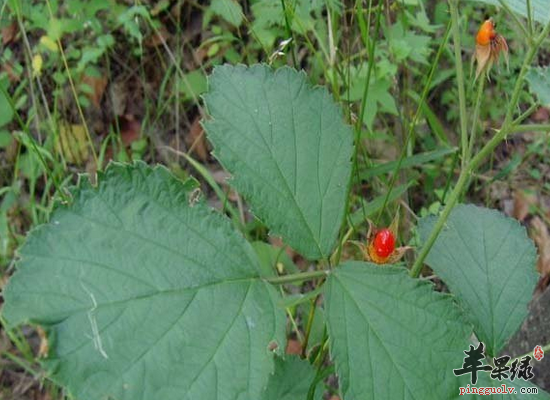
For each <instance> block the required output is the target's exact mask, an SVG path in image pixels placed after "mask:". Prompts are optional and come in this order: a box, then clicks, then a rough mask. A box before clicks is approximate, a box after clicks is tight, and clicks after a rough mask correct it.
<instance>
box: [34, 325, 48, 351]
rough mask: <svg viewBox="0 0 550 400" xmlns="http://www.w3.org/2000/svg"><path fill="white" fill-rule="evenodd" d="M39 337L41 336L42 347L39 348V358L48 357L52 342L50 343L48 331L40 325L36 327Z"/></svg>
mask: <svg viewBox="0 0 550 400" xmlns="http://www.w3.org/2000/svg"><path fill="white" fill-rule="evenodd" d="M36 332H37V333H38V337H39V338H40V347H39V348H38V358H46V357H47V356H48V353H49V352H50V344H49V343H48V335H47V334H46V331H45V330H44V329H43V328H41V327H40V326H38V327H37V328H36Z"/></svg>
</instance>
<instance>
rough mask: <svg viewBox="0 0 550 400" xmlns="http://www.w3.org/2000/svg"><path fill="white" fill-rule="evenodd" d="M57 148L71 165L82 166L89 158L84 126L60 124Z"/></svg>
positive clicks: (56, 142)
mask: <svg viewBox="0 0 550 400" xmlns="http://www.w3.org/2000/svg"><path fill="white" fill-rule="evenodd" d="M55 148H56V150H57V152H58V153H59V154H61V155H62V156H63V157H64V158H65V160H66V161H67V162H69V163H71V164H76V165H82V164H84V162H86V161H87V160H88V158H89V155H90V154H89V143H88V138H87V135H86V130H85V129H84V126H82V125H70V124H68V123H66V122H62V123H60V124H59V134H58V135H57V137H56V141H55Z"/></svg>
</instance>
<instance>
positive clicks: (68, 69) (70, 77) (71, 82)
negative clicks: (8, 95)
mask: <svg viewBox="0 0 550 400" xmlns="http://www.w3.org/2000/svg"><path fill="white" fill-rule="evenodd" d="M46 4H47V6H48V11H49V14H50V18H51V19H52V20H54V19H55V15H54V14H53V11H52V8H51V5H50V1H49V0H46ZM56 43H57V48H58V49H59V53H60V54H61V60H63V66H64V67H65V71H66V72H67V78H69V86H70V87H71V93H72V94H73V98H74V102H75V105H76V109H77V110H78V115H79V117H80V121H81V122H82V127H83V128H84V133H85V134H86V139H87V140H88V145H89V147H90V150H91V151H92V156H93V158H94V162H95V165H96V169H97V170H101V165H99V164H98V158H97V153H96V151H95V146H94V142H93V140H92V136H91V135H90V130H89V129H88V124H87V123H86V118H84V112H83V111H82V106H81V105H80V101H79V100H78V94H77V92H76V86H75V84H74V80H73V76H72V74H71V70H70V68H69V63H68V62H67V57H66V56H65V50H64V49H63V44H62V43H61V38H57V40H56Z"/></svg>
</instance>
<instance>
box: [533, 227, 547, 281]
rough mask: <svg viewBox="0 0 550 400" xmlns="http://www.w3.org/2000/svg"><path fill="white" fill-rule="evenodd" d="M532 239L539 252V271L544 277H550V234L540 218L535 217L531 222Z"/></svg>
mask: <svg viewBox="0 0 550 400" xmlns="http://www.w3.org/2000/svg"><path fill="white" fill-rule="evenodd" d="M531 237H532V238H533V240H534V241H535V243H536V245H537V248H538V251H539V259H538V261H537V270H538V271H539V273H540V274H541V275H543V276H545V275H550V234H549V233H548V227H547V226H546V224H545V223H544V221H543V220H542V219H541V218H539V217H534V218H533V220H532V221H531Z"/></svg>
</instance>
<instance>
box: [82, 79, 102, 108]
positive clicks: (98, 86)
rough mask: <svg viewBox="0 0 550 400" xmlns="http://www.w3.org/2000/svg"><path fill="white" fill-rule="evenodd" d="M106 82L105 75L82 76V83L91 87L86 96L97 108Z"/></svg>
mask: <svg viewBox="0 0 550 400" xmlns="http://www.w3.org/2000/svg"><path fill="white" fill-rule="evenodd" d="M107 82H108V80H107V77H106V76H101V77H95V76H88V75H85V76H84V77H83V78H82V83H85V84H86V85H88V86H89V87H90V88H91V89H92V93H89V94H87V95H86V96H87V97H88V98H89V99H90V101H91V102H92V103H93V105H94V106H96V107H97V108H99V107H100V105H101V98H102V97H103V94H104V93H105V89H106V88H107Z"/></svg>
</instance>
